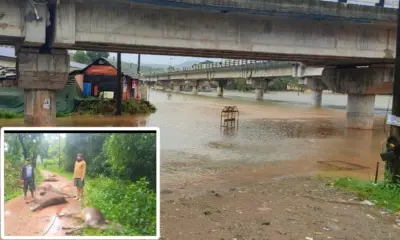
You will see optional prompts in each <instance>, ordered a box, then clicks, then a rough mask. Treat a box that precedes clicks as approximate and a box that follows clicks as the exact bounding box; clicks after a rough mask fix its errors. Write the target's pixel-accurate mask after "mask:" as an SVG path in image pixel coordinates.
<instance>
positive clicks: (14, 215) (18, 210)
mask: <svg viewBox="0 0 400 240" xmlns="http://www.w3.org/2000/svg"><path fill="white" fill-rule="evenodd" d="M41 172H42V174H43V175H44V176H45V177H46V176H49V175H51V174H53V173H50V172H48V171H41ZM55 175H56V174H55ZM56 179H58V180H59V181H58V182H49V183H50V184H52V185H53V186H54V187H56V188H58V189H61V188H63V189H62V191H63V192H64V193H67V194H71V195H74V194H75V192H74V187H73V183H72V181H71V180H70V179H67V178H65V177H62V176H60V175H56ZM21 193H22V191H21ZM28 196H29V198H28V200H30V199H31V198H30V193H28ZM67 201H68V203H66V204H63V205H58V206H53V207H48V208H45V209H43V210H40V211H37V212H31V211H30V209H29V208H30V207H31V206H32V204H33V203H30V204H26V203H25V201H24V198H23V196H22V195H21V196H20V197H17V198H14V199H12V200H9V201H7V202H6V203H5V206H4V211H5V221H4V227H5V235H7V236H63V235H65V234H64V232H63V230H61V227H62V226H75V225H76V222H75V221H74V220H72V219H67V218H66V219H62V220H60V219H59V218H57V217H56V214H57V213H60V212H61V211H68V212H70V211H71V212H77V211H79V210H80V203H78V202H77V201H75V200H73V199H67Z"/></svg>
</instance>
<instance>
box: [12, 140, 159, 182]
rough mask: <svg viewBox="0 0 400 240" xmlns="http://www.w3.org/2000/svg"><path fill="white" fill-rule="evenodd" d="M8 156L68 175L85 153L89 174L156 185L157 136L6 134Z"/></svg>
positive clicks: (15, 161)
mask: <svg viewBox="0 0 400 240" xmlns="http://www.w3.org/2000/svg"><path fill="white" fill-rule="evenodd" d="M5 142H6V145H7V151H6V153H5V157H6V159H7V160H8V161H10V162H11V163H13V164H16V165H21V164H22V163H23V161H24V160H25V159H27V158H29V159H31V160H32V165H33V166H34V167H36V165H37V164H38V162H37V159H38V156H40V159H41V162H40V163H42V164H44V165H46V164H57V165H58V167H59V168H60V169H63V170H64V171H66V172H73V170H74V163H75V160H76V155H77V154H78V153H82V154H83V156H84V158H85V160H86V162H87V175H88V176H92V177H97V176H99V175H103V176H106V177H112V178H118V179H123V180H131V181H137V180H139V179H140V178H142V177H145V178H146V179H147V180H148V181H149V183H150V186H151V187H152V188H153V189H155V186H156V134H155V133H114V134H109V133H68V134H65V135H64V136H63V137H61V135H58V134H47V135H44V134H41V133H29V134H27V133H13V134H5Z"/></svg>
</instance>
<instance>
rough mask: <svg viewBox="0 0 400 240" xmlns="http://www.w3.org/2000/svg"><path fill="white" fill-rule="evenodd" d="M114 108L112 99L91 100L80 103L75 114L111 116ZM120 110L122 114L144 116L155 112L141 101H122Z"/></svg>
mask: <svg viewBox="0 0 400 240" xmlns="http://www.w3.org/2000/svg"><path fill="white" fill-rule="evenodd" d="M115 108H116V102H115V100H114V99H92V100H83V101H81V102H80V104H79V105H78V106H77V108H76V111H75V112H76V113H77V114H79V115H100V114H101V115H111V114H113V113H114V111H115ZM121 108H122V113H124V114H146V113H154V112H155V111H156V107H155V106H154V105H153V104H151V103H150V102H148V101H143V100H128V101H123V102H122V105H121Z"/></svg>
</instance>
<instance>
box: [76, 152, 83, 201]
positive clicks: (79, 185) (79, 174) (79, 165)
mask: <svg viewBox="0 0 400 240" xmlns="http://www.w3.org/2000/svg"><path fill="white" fill-rule="evenodd" d="M85 173H86V161H85V160H84V159H83V155H82V154H81V153H79V154H78V155H77V157H76V161H75V168H74V176H73V178H74V185H75V187H76V190H77V191H76V200H78V201H81V200H82V197H83V186H84V185H85Z"/></svg>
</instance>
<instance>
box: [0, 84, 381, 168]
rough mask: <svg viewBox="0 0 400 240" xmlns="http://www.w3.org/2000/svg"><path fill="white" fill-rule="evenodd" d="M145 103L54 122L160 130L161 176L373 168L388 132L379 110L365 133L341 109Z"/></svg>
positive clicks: (200, 100)
mask: <svg viewBox="0 0 400 240" xmlns="http://www.w3.org/2000/svg"><path fill="white" fill-rule="evenodd" d="M150 101H151V102H152V103H154V104H155V105H156V107H157V108H158V111H157V112H156V113H154V114H151V115H149V116H146V115H139V116H134V117H132V116H123V117H68V118H59V119H57V125H58V126H110V127H111V126H156V127H159V128H160V132H161V165H162V166H165V167H162V168H161V173H162V175H164V174H168V175H169V174H170V173H176V174H179V168H184V169H185V173H187V170H188V168H190V171H191V172H193V171H195V172H196V171H197V170H199V168H202V169H207V170H212V169H220V168H226V167H238V166H243V165H246V164H265V163H268V162H273V161H290V162H292V163H293V164H292V165H293V166H292V167H289V168H293V169H296V168H298V164H300V165H302V162H303V161H304V159H313V161H314V162H317V161H338V160H340V161H344V162H350V163H353V164H358V165H361V166H366V167H369V168H375V166H376V162H377V161H381V160H380V157H379V153H380V152H381V150H382V147H381V145H382V141H384V139H385V138H386V136H387V134H386V133H385V132H384V130H385V129H384V119H383V116H381V115H380V116H377V117H376V119H375V129H374V130H372V131H369V130H367V131H366V130H351V129H346V128H345V111H344V110H335V109H319V110H315V109H312V108H310V107H308V106H304V105H302V106H301V105H290V104H280V103H276V102H269V101H263V102H257V101H254V100H253V101H249V100H241V99H220V98H211V97H204V96H190V95H186V94H173V96H172V98H171V100H168V98H167V94H166V93H164V92H158V91H151V92H150ZM225 105H236V106H237V107H238V108H239V111H240V115H239V129H238V130H237V131H235V132H233V133H232V132H230V133H224V132H223V131H221V128H220V113H221V109H222V108H223V106H225ZM0 126H23V120H22V119H18V120H1V121H0ZM296 160H303V161H296ZM277 165H278V166H276V167H279V164H277ZM313 165H315V169H314V170H316V171H320V170H335V167H332V166H327V165H326V164H313ZM380 165H381V167H383V163H381V164H380ZM283 166H284V165H283V164H282V167H283ZM285 168H288V166H286V165H285ZM283 171H285V169H283ZM362 172H368V171H366V170H365V169H364V170H363V171H362ZM370 172H371V173H373V172H374V169H370Z"/></svg>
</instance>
